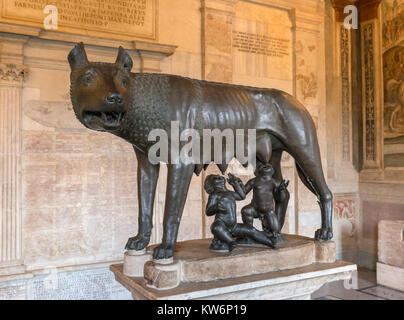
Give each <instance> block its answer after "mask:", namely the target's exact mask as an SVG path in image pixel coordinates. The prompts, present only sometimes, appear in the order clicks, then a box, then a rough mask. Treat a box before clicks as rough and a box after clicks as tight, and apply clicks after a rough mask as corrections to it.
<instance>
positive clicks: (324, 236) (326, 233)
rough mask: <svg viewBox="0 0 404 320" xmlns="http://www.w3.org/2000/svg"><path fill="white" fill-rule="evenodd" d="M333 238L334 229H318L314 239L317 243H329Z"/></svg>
mask: <svg viewBox="0 0 404 320" xmlns="http://www.w3.org/2000/svg"><path fill="white" fill-rule="evenodd" d="M332 237H333V233H332V229H331V228H321V229H318V230H317V231H316V233H315V235H314V238H315V239H316V240H317V241H329V240H331V239H332Z"/></svg>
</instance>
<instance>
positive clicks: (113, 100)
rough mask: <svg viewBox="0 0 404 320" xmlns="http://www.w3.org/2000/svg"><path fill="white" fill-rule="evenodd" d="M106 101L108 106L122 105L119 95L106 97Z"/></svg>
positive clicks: (114, 94)
mask: <svg viewBox="0 0 404 320" xmlns="http://www.w3.org/2000/svg"><path fill="white" fill-rule="evenodd" d="M106 101H107V103H108V104H117V105H122V104H123V99H122V96H121V95H120V94H119V93H112V94H110V95H108V96H107V98H106Z"/></svg>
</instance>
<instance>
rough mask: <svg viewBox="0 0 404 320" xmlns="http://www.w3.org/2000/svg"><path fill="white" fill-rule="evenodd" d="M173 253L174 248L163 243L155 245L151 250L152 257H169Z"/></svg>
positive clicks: (156, 258)
mask: <svg viewBox="0 0 404 320" xmlns="http://www.w3.org/2000/svg"><path fill="white" fill-rule="evenodd" d="M173 255H174V248H172V247H169V246H165V245H163V244H161V245H159V246H158V247H155V248H154V250H153V259H155V260H158V259H169V258H172V256H173Z"/></svg>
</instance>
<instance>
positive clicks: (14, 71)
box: [0, 63, 28, 86]
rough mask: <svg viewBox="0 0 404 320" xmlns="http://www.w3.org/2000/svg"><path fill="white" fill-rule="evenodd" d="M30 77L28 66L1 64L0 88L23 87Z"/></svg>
mask: <svg viewBox="0 0 404 320" xmlns="http://www.w3.org/2000/svg"><path fill="white" fill-rule="evenodd" d="M27 75H28V69H27V67H26V66H16V65H15V64H11V63H10V64H7V63H0V86H4V85H7V86H9V85H22V83H23V81H24V80H25V79H26V77H27Z"/></svg>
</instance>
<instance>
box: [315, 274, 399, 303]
mask: <svg viewBox="0 0 404 320" xmlns="http://www.w3.org/2000/svg"><path fill="white" fill-rule="evenodd" d="M350 288H351V289H350ZM312 299H313V300H404V292H403V291H398V290H394V289H391V288H388V287H384V286H381V285H378V284H377V283H376V272H375V271H372V270H368V269H361V268H359V269H358V272H357V274H356V276H355V275H354V278H353V281H352V282H351V283H346V282H344V281H336V282H331V283H327V284H326V285H324V286H323V287H321V288H320V289H319V290H317V291H316V292H314V293H313V294H312Z"/></svg>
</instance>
